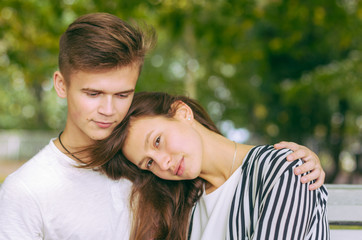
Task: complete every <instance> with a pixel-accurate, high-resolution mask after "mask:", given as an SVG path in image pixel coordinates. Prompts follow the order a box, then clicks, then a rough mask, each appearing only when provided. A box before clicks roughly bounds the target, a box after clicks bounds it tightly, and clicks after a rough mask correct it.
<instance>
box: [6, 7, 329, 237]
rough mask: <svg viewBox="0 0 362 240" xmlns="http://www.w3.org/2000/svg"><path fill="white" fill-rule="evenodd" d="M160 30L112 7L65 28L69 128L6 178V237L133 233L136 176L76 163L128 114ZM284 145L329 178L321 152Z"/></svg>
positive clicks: (62, 72) (61, 84) (61, 80)
mask: <svg viewBox="0 0 362 240" xmlns="http://www.w3.org/2000/svg"><path fill="white" fill-rule="evenodd" d="M145 32H147V33H148V34H147V35H146V34H145ZM155 36H156V35H155V33H154V31H153V30H152V29H148V31H144V32H143V31H141V30H139V29H138V28H135V27H132V26H130V25H129V24H127V23H126V22H124V21H122V20H121V19H119V18H118V17H116V16H113V15H110V14H105V13H96V14H88V15H85V16H82V17H80V18H78V19H77V20H76V21H75V22H73V23H72V24H71V25H70V26H69V27H68V29H67V30H66V32H65V33H64V34H63V35H62V36H61V39H60V52H59V71H56V72H55V73H54V77H53V78H54V87H55V90H56V91H57V94H58V95H59V97H61V98H67V102H68V115H67V122H66V125H65V129H64V131H63V132H62V133H61V134H60V135H59V137H58V138H56V139H51V140H50V142H49V144H48V145H47V146H45V147H44V148H43V149H42V150H41V151H40V152H39V153H38V154H37V155H35V156H34V157H33V158H32V159H31V160H29V161H28V162H27V163H25V164H24V165H23V166H22V167H21V168H20V169H18V170H17V171H16V172H15V173H13V174H11V175H10V176H9V177H8V178H7V179H6V181H5V182H4V184H3V185H2V187H1V190H0V239H16V240H18V239H22V240H26V239H32V240H34V239H62V240H64V239H87V240H91V239H95V240H99V239H128V238H129V231H130V227H131V226H130V223H131V221H130V218H129V209H128V196H129V192H130V188H131V184H130V182H128V181H127V180H123V179H121V180H118V181H113V180H111V179H109V178H107V177H106V176H105V175H102V174H101V173H100V172H98V171H94V170H89V169H84V168H77V167H76V166H77V165H79V164H82V163H84V162H86V161H87V159H86V158H85V157H84V156H82V155H81V154H76V155H74V154H71V153H74V152H77V150H79V149H81V148H82V147H84V146H88V145H89V144H90V143H92V142H93V141H95V140H100V139H103V138H105V137H106V136H108V135H109V134H110V133H111V131H112V130H113V129H114V127H115V126H116V125H117V124H118V123H119V122H120V121H121V120H122V119H123V118H124V116H125V114H126V113H127V111H128V108H129V106H130V104H131V101H132V98H133V93H134V90H135V86H136V82H137V79H138V76H139V74H140V71H141V68H142V64H143V61H144V56H145V54H146V53H147V51H148V50H149V49H150V48H151V47H152V46H154V44H155V42H156V37H155ZM288 144H289V145H288ZM279 147H289V148H291V149H292V150H294V151H295V152H294V153H293V154H291V155H290V158H291V160H293V159H297V158H305V160H306V161H307V162H306V164H304V165H302V166H301V167H300V170H301V172H305V171H307V170H310V169H314V170H313V171H312V173H311V174H309V175H307V176H306V179H305V180H306V181H309V180H311V179H316V178H318V180H317V182H316V183H315V186H316V187H318V186H320V185H321V184H322V183H323V181H324V172H323V170H322V169H321V166H320V163H319V159H318V157H317V156H316V155H315V154H314V153H312V152H311V151H310V150H309V149H307V148H305V147H302V146H299V145H295V144H291V143H282V144H281V146H279Z"/></svg>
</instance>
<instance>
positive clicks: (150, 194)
mask: <svg viewBox="0 0 362 240" xmlns="http://www.w3.org/2000/svg"><path fill="white" fill-rule="evenodd" d="M180 101H182V102H184V103H186V104H187V105H188V106H189V107H190V108H191V109H192V111H193V114H194V119H195V120H197V121H198V122H200V123H201V124H202V125H204V126H205V127H206V128H208V129H210V130H211V131H214V132H216V133H219V134H220V132H219V130H218V129H217V128H216V126H215V124H214V123H213V122H212V120H211V119H210V117H209V115H208V114H207V113H206V111H205V110H204V109H203V108H202V107H201V106H200V105H199V104H198V103H197V102H196V101H194V100H192V99H190V98H188V97H185V96H171V95H169V94H167V93H162V92H140V93H136V94H135V96H134V99H133V102H132V104H131V107H130V109H129V111H128V113H127V115H126V117H125V118H124V120H123V121H122V122H121V123H120V124H119V125H118V126H117V127H116V128H115V129H114V130H113V132H112V133H111V135H110V136H109V137H107V138H106V139H104V140H101V141H98V142H97V143H96V144H94V145H93V146H91V147H90V148H89V149H87V151H89V152H88V153H89V154H90V155H89V156H90V158H91V160H90V161H89V162H88V163H87V164H86V165H85V166H84V167H88V168H97V167H98V168H100V169H101V171H103V172H104V173H105V174H107V175H108V176H109V177H110V178H112V179H120V178H127V179H129V180H130V181H131V182H132V183H133V188H132V193H131V197H130V206H131V209H132V212H133V224H132V231H131V239H142V240H143V239H170V240H175V239H180V240H182V239H187V230H188V223H189V217H190V214H191V210H192V207H193V205H194V204H195V202H196V201H197V200H198V199H199V198H200V196H201V194H202V186H203V180H202V179H200V178H196V179H193V180H183V181H168V180H163V179H160V178H158V177H157V176H156V175H154V174H153V173H151V172H149V171H144V170H141V169H139V168H138V167H137V166H135V165H134V164H133V163H131V162H130V161H128V160H127V159H126V157H125V156H124V155H123V153H122V147H123V145H124V143H125V140H126V137H127V134H128V131H129V127H130V125H131V124H132V119H134V118H139V117H145V116H164V117H168V118H171V117H173V116H174V114H175V110H176V109H175V107H172V106H174V105H173V104H174V103H177V102H180Z"/></svg>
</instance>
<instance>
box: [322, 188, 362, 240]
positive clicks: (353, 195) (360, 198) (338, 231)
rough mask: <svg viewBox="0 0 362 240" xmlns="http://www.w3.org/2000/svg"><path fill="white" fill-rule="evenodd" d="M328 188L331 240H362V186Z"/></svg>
mask: <svg viewBox="0 0 362 240" xmlns="http://www.w3.org/2000/svg"><path fill="white" fill-rule="evenodd" d="M326 187H327V189H328V194H329V196H328V221H329V225H330V228H331V240H349V239H351V240H362V185H347V184H341V185H339V184H327V185H326Z"/></svg>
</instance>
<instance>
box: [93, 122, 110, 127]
mask: <svg viewBox="0 0 362 240" xmlns="http://www.w3.org/2000/svg"><path fill="white" fill-rule="evenodd" d="M94 122H95V123H96V124H97V126H98V127H100V128H109V127H110V126H112V124H113V123H114V122H99V121H94Z"/></svg>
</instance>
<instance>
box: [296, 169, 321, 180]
mask: <svg viewBox="0 0 362 240" xmlns="http://www.w3.org/2000/svg"><path fill="white" fill-rule="evenodd" d="M319 176H320V170H319V169H316V170H314V171H312V172H310V173H308V174H307V175H304V176H303V177H301V179H300V181H301V182H302V183H307V182H311V181H313V180H317V179H318V178H319Z"/></svg>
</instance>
